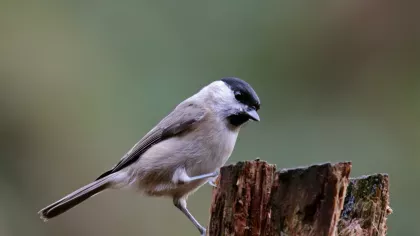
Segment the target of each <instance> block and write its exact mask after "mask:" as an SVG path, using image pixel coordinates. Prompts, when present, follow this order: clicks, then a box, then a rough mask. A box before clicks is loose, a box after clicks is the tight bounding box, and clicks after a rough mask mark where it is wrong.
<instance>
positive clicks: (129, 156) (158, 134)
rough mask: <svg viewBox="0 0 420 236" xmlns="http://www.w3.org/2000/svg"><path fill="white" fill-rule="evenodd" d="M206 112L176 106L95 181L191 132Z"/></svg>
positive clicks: (194, 107) (191, 106)
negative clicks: (154, 147)
mask: <svg viewBox="0 0 420 236" xmlns="http://www.w3.org/2000/svg"><path fill="white" fill-rule="evenodd" d="M206 115H207V110H206V109H205V108H203V107H201V106H199V105H197V104H194V103H182V104H180V105H178V106H177V107H176V108H175V109H174V110H173V111H172V112H171V113H170V114H169V115H168V116H167V117H165V118H164V119H163V120H162V121H161V122H159V124H157V125H156V127H155V128H153V129H152V130H151V131H150V132H149V133H147V134H146V135H145V136H144V137H143V138H142V139H141V140H140V141H139V142H138V143H136V144H135V145H134V147H133V148H131V150H130V151H128V152H127V153H126V154H125V155H124V156H123V157H122V158H121V160H120V161H119V162H118V163H117V165H115V166H114V167H113V168H112V169H110V170H108V171H107V172H105V173H103V174H102V175H100V176H99V177H98V178H97V179H96V180H98V179H101V178H103V177H105V176H107V175H110V174H112V173H115V172H117V171H119V170H121V169H123V168H125V167H127V166H129V165H130V164H132V163H134V162H136V161H137V160H138V159H139V158H140V157H141V155H142V154H143V153H145V152H146V151H147V150H148V149H149V148H150V147H152V146H153V145H155V144H157V143H159V142H161V141H163V140H165V139H168V138H171V137H174V136H177V135H179V134H182V133H185V132H189V131H191V130H193V129H194V128H195V127H197V125H198V124H199V123H200V121H202V120H203V119H204V117H206Z"/></svg>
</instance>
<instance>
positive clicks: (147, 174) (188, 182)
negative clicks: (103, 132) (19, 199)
mask: <svg viewBox="0 0 420 236" xmlns="http://www.w3.org/2000/svg"><path fill="white" fill-rule="evenodd" d="M259 108H260V99H259V98H258V96H257V94H256V92H255V91H254V89H253V88H252V87H251V86H250V85H249V84H248V83H247V82H245V81H243V80H241V79H239V78H234V77H227V78H222V79H221V80H217V81H214V82H212V83H211V84H209V85H207V86H205V87H204V88H202V89H201V90H200V91H199V92H197V93H196V94H194V95H193V96H191V97H189V98H187V99H186V100H184V101H183V102H181V103H180V104H179V105H178V106H176V107H175V109H174V110H173V111H172V112H171V113H170V114H169V115H168V116H166V117H165V118H164V119H163V120H161V121H160V122H159V123H158V124H157V125H156V126H155V127H154V128H153V129H152V130H151V131H149V132H148V133H147V134H146V135H145V136H144V137H143V138H142V139H141V140H140V141H139V142H137V143H136V144H135V145H134V147H132V148H131V149H130V150H129V151H128V152H127V153H126V154H125V155H124V156H123V157H122V158H121V159H120V161H119V162H118V163H117V164H116V165H115V166H114V167H113V168H112V169H110V170H108V171H106V172H105V173H103V174H102V175H100V176H99V177H98V178H97V179H96V180H95V181H94V182H92V183H90V184H88V185H86V186H84V187H81V188H80V189H78V190H76V191H74V192H73V193H70V194H69V195H67V196H65V197H64V198H62V199H60V200H58V201H56V202H55V203H53V204H51V205H49V206H47V207H45V208H44V209H42V210H40V211H39V212H38V214H39V215H40V217H41V219H43V220H44V221H47V220H48V219H51V218H53V217H56V216H58V215H60V214H62V213H64V212H66V211H67V210H69V209H71V208H73V207H74V206H76V205H78V204H80V203H81V202H83V201H85V200H86V199H88V198H90V197H92V196H94V195H95V194H98V193H99V192H102V191H104V190H106V189H121V188H127V187H128V188H131V189H135V190H140V191H141V192H143V193H144V194H145V195H148V196H166V197H171V198H172V199H173V203H174V205H175V206H176V207H177V208H178V209H179V210H181V211H182V212H183V213H184V214H185V215H186V216H187V217H188V219H189V220H190V221H191V222H192V223H193V224H194V225H195V227H197V229H198V230H199V231H200V234H201V235H202V236H204V235H206V229H205V228H204V227H203V226H201V225H200V223H199V222H198V221H197V220H196V219H195V218H194V216H193V215H192V214H191V213H190V212H189V210H188V209H187V198H188V196H189V195H190V194H191V193H193V192H195V191H196V190H197V189H198V188H199V187H201V186H202V185H204V184H206V183H207V182H209V183H212V181H213V180H214V178H216V177H217V176H218V174H219V169H220V168H221V167H222V166H223V165H224V164H225V163H226V161H227V160H228V159H229V157H230V155H231V154H232V151H233V149H234V146H235V143H236V139H237V136H238V133H239V130H240V128H241V127H242V126H243V124H245V123H246V122H248V121H249V120H254V121H260V117H259V115H258V113H257V111H258V110H259Z"/></svg>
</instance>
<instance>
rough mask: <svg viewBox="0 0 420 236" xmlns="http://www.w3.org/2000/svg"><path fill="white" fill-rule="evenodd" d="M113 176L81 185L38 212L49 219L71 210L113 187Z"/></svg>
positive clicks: (43, 218) (42, 217)
mask: <svg viewBox="0 0 420 236" xmlns="http://www.w3.org/2000/svg"><path fill="white" fill-rule="evenodd" d="M111 178H112V175H111V176H107V177H105V178H103V179H99V180H96V181H95V182H92V183H90V184H88V185H86V186H84V187H81V188H80V189H78V190H76V191H74V192H72V193H70V194H69V195H67V196H65V197H64V198H62V199H60V200H58V201H56V202H54V203H53V204H51V205H49V206H47V207H45V208H44V209H42V210H40V211H39V212H38V214H39V216H40V217H41V219H42V220H44V221H47V220H49V219H51V218H53V217H56V216H58V215H60V214H62V213H64V212H66V211H68V210H70V209H71V208H73V207H75V206H76V205H78V204H79V203H81V202H83V201H85V200H86V199H88V198H90V197H92V196H93V195H95V194H97V193H99V192H102V191H103V190H105V189H107V188H109V187H111V184H112V182H111Z"/></svg>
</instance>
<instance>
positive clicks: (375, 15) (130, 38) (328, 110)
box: [0, 0, 420, 236]
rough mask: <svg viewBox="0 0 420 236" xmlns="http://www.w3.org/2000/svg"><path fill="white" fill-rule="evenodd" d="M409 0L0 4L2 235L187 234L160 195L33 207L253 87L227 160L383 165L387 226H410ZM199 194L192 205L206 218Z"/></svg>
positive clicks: (370, 169)
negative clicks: (205, 95) (218, 91)
mask: <svg viewBox="0 0 420 236" xmlns="http://www.w3.org/2000/svg"><path fill="white" fill-rule="evenodd" d="M416 5H418V3H416V1H391V0H381V1H379V0H372V1H362V0H356V1H321V2H319V1H318V2H314V1H309V0H306V1H266V2H260V1H250V0H245V1H244V0H241V1H239V0H237V1H208V2H203V1H169V0H168V1H152V0H148V1H120V2H117V1H110V0H104V1H80V0H79V1H19V0H18V1H7V0H2V1H0V35H1V37H0V188H1V190H0V191H1V192H0V193H1V194H0V202H1V203H0V235H2V236H16V235H34V236H36V235H51V236H56V235H61V236H70V235H71V236H73V235H104V236H106V235H168V234H171V235H197V232H196V229H195V228H194V227H193V226H192V225H191V224H190V222H188V220H187V219H186V218H185V217H183V216H182V214H181V213H180V212H178V211H177V210H176V209H175V208H174V207H173V206H172V201H170V200H165V199H152V198H147V197H142V196H140V195H138V194H135V193H134V194H133V193H130V192H124V191H119V192H116V191H114V192H111V191H110V192H107V193H104V194H101V195H99V196H97V197H95V199H93V200H89V201H87V202H86V203H85V204H82V205H81V206H79V207H77V208H75V209H73V210H71V211H69V212H68V213H67V214H65V215H63V216H61V217H59V218H57V219H54V220H52V221H51V222H49V223H48V224H44V223H42V221H41V220H39V219H38V216H37V214H36V212H37V211H38V210H39V209H40V208H42V207H44V206H45V205H47V204H49V203H51V202H52V201H54V200H57V199H59V198H60V197H62V196H63V195H65V194H67V193H69V192H71V191H72V190H75V189H76V188H78V187H80V186H82V185H84V184H86V183H88V182H90V181H91V180H93V179H94V178H96V177H97V176H98V175H99V174H100V173H102V172H103V171H105V170H107V168H109V167H111V166H112V165H114V164H115V163H116V161H118V160H119V158H120V157H121V156H122V155H123V154H124V153H125V152H126V151H127V150H128V149H129V148H131V146H132V144H134V143H135V142H136V141H137V140H138V139H139V138H141V137H142V135H144V134H145V133H146V132H147V131H148V130H149V129H150V128H151V127H153V125H155V124H156V123H157V122H158V121H159V120H160V119H161V118H163V117H164V116H165V115H166V114H167V113H168V112H169V111H170V110H171V109H172V108H173V107H174V106H175V105H176V104H177V103H179V102H180V101H182V100H183V99H184V98H186V97H188V96H190V95H192V94H193V93H195V92H196V91H197V90H199V89H200V88H201V87H202V86H204V85H206V84H207V83H209V82H211V81H213V80H217V79H219V78H221V77H224V76H237V77H240V78H243V79H245V80H247V81H248V82H250V83H251V84H252V85H253V87H254V88H255V89H256V91H257V92H258V94H259V96H260V98H261V100H262V108H261V113H260V115H261V118H262V122H260V123H258V124H257V123H250V124H248V125H247V126H246V127H245V128H244V129H243V130H242V132H241V134H240V136H239V140H238V142H237V145H236V149H235V151H234V153H233V156H232V158H231V160H230V161H231V162H235V161H238V160H245V159H254V158H255V157H261V158H262V159H265V160H268V161H270V162H272V163H275V164H277V165H278V167H281V168H286V167H294V166H299V165H307V164H311V163H318V162H325V161H339V160H351V161H353V172H352V175H353V176H358V175H361V174H369V173H376V172H386V173H389V174H390V180H391V203H392V205H391V206H392V208H393V210H394V214H393V215H391V216H390V218H389V235H420V229H419V228H418V227H416V223H417V221H418V220H417V218H418V212H419V211H420V206H419V204H418V202H417V199H418V197H419V194H420V188H418V187H417V186H418V183H419V181H420V172H419V171H418V169H417V168H419V167H420V159H419V154H420V145H418V144H419V139H420V93H419V92H420V80H419V75H420V67H419V66H418V65H419V62H420V60H419V59H420V57H419V56H420V50H419V49H420V41H419V40H420V30H419V27H418V22H419V20H420V19H419V18H420V15H419V14H418V9H419V8H418V6H416ZM210 198H211V189H210V187H208V186H205V187H203V188H202V189H200V190H199V191H198V192H197V193H196V194H194V195H193V196H192V197H190V201H189V207H190V209H191V211H192V212H193V213H194V214H195V215H196V216H197V218H198V219H199V221H200V222H202V223H203V224H205V223H206V221H207V220H208V218H209V216H208V212H209V211H208V207H209V204H210Z"/></svg>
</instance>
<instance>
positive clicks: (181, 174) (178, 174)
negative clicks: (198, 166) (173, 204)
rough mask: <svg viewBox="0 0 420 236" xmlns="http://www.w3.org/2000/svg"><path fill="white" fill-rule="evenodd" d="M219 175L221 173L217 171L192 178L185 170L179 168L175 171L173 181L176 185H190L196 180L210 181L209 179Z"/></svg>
mask: <svg viewBox="0 0 420 236" xmlns="http://www.w3.org/2000/svg"><path fill="white" fill-rule="evenodd" d="M218 175H219V171H215V172H213V173H208V174H203V175H197V176H193V177H190V176H188V174H187V172H186V171H185V169H184V168H179V169H177V170H176V171H175V173H174V175H173V177H172V181H173V182H174V183H176V184H186V183H190V182H192V181H195V180H201V179H208V178H214V177H217V176H218Z"/></svg>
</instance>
